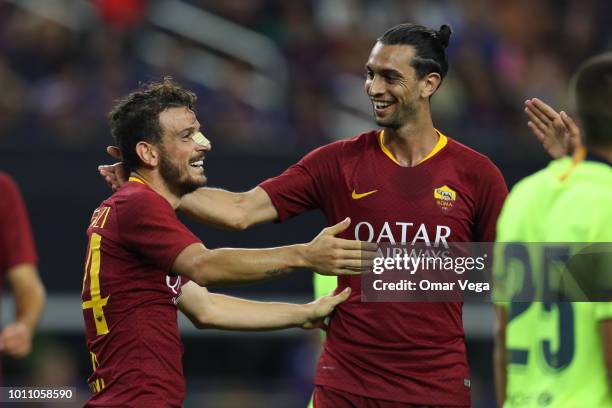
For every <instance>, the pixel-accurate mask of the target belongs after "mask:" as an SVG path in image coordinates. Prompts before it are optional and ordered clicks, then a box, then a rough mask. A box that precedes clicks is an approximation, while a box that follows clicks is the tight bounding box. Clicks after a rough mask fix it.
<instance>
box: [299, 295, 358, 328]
mask: <svg viewBox="0 0 612 408" xmlns="http://www.w3.org/2000/svg"><path fill="white" fill-rule="evenodd" d="M350 295H351V288H348V287H347V288H346V289H344V290H343V291H342V292H340V293H338V294H337V295H336V296H334V295H333V292H332V293H330V294H329V295H327V296H322V297H320V298H318V299H317V300H315V301H314V302H310V303H308V304H307V305H306V307H307V308H308V309H309V312H308V317H307V318H306V321H305V322H304V323H303V324H302V329H308V330H309V329H323V330H327V325H326V324H325V318H326V317H327V316H329V315H330V314H331V313H332V312H333V311H334V309H335V308H336V306H338V305H339V304H340V303H342V302H344V301H345V300H346V299H348V298H349V296H350Z"/></svg>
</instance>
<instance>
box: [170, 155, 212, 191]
mask: <svg viewBox="0 0 612 408" xmlns="http://www.w3.org/2000/svg"><path fill="white" fill-rule="evenodd" d="M159 173H160V175H161V176H162V179H164V182H165V183H166V186H167V187H168V189H169V190H170V192H172V194H174V195H176V196H177V197H182V196H184V195H185V194H189V193H191V192H192V191H195V190H197V189H198V188H200V187H202V186H203V185H204V183H203V182H198V181H196V180H193V179H191V177H189V174H188V173H187V172H185V174H184V175H182V174H181V170H180V168H179V167H178V166H176V165H174V163H172V162H171V161H170V160H169V159H168V155H167V154H166V152H165V151H162V152H161V157H160V161H159ZM204 180H206V179H204Z"/></svg>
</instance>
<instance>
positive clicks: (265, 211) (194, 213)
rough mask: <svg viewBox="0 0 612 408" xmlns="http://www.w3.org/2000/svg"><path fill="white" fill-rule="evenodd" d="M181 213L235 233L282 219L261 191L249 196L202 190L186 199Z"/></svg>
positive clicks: (180, 208) (185, 197) (183, 201)
mask: <svg viewBox="0 0 612 408" xmlns="http://www.w3.org/2000/svg"><path fill="white" fill-rule="evenodd" d="M179 210H180V211H181V212H183V213H185V214H187V215H188V216H190V217H191V218H193V219H195V220H197V221H199V222H202V223H204V224H208V225H212V226H215V227H220V228H228V229H233V230H244V229H247V228H249V227H250V226H252V225H256V224H261V223H264V222H270V221H274V220H275V219H276V218H278V212H277V211H276V207H274V204H272V200H271V199H270V197H269V196H268V193H266V192H265V190H264V189H263V188H261V187H255V188H254V189H252V190H250V191H247V192H245V193H232V192H230V191H227V190H222V189H218V188H208V187H203V188H199V189H197V190H196V191H194V192H193V193H190V194H187V195H186V196H183V198H182V199H181V204H180V206H179Z"/></svg>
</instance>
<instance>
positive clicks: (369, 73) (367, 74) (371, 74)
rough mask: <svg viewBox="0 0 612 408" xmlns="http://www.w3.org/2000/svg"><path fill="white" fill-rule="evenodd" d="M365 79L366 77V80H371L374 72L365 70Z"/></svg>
mask: <svg viewBox="0 0 612 408" xmlns="http://www.w3.org/2000/svg"><path fill="white" fill-rule="evenodd" d="M365 77H366V79H372V78H374V72H372V71H370V70H367V71H366V72H365Z"/></svg>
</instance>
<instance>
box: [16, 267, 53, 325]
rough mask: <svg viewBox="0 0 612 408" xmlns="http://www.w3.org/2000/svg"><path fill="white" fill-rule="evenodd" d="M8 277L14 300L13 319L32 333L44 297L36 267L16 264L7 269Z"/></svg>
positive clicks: (40, 313)
mask: <svg viewBox="0 0 612 408" xmlns="http://www.w3.org/2000/svg"><path fill="white" fill-rule="evenodd" d="M8 278H9V285H10V286H11V292H12V294H13V298H14V302H15V321H16V322H18V323H23V324H25V325H26V326H27V327H28V329H30V331H31V332H32V333H33V332H34V330H35V329H36V326H37V325H38V321H39V320H40V317H41V315H42V311H43V307H44V304H45V298H46V295H45V288H44V286H43V285H42V283H41V281H40V279H39V278H38V272H37V271H36V267H35V266H33V265H30V264H24V265H19V266H16V267H15V268H13V269H11V270H9V272H8Z"/></svg>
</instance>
